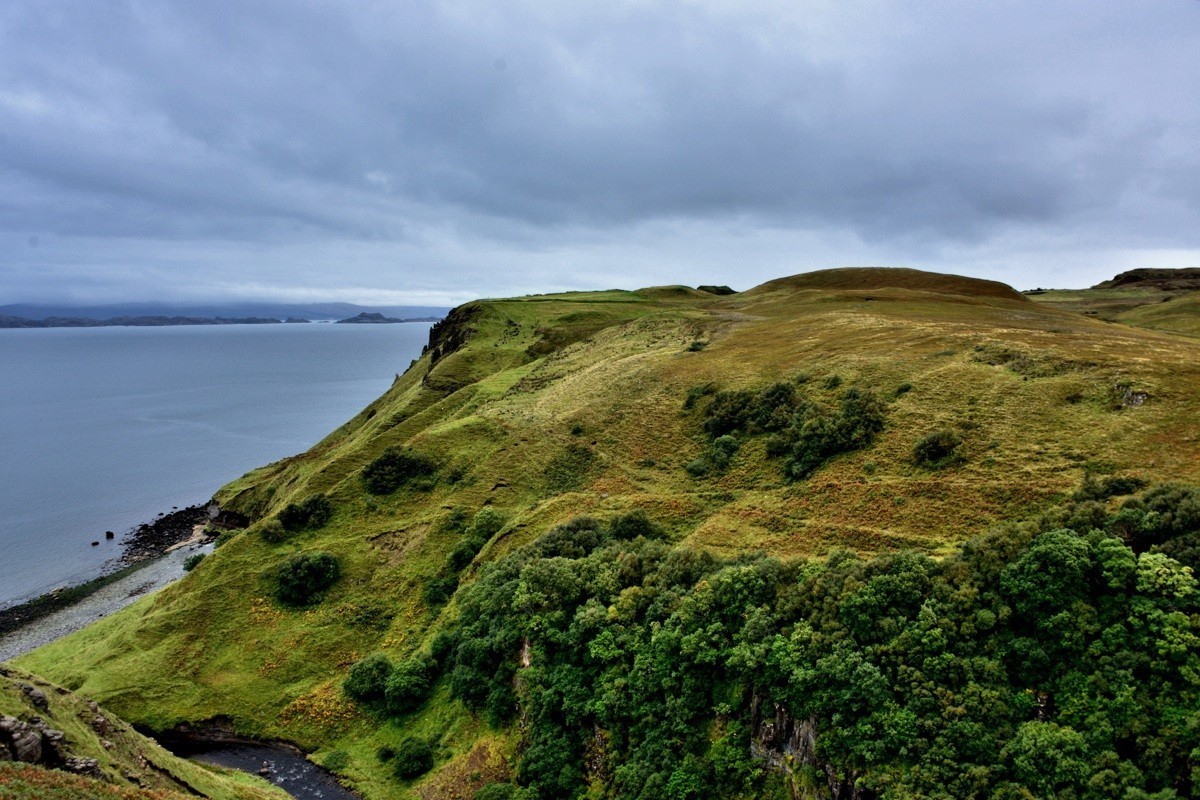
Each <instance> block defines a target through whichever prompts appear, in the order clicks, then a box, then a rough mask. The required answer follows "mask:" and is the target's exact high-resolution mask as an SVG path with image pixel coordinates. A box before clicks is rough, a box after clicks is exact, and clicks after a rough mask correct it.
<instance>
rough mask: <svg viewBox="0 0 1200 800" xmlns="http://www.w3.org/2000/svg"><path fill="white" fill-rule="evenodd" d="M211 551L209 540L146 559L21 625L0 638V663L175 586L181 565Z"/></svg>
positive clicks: (211, 546)
mask: <svg viewBox="0 0 1200 800" xmlns="http://www.w3.org/2000/svg"><path fill="white" fill-rule="evenodd" d="M212 549H213V545H212V542H211V541H210V542H206V543H204V544H198V545H189V546H186V547H179V548H175V549H174V550H172V551H171V552H169V553H166V554H164V555H162V556H160V557H158V558H152V559H146V560H145V561H144V562H142V563H139V564H138V565H137V568H136V569H133V570H131V571H130V572H129V573H127V574H123V575H122V576H121V577H120V578H118V579H116V580H114V581H112V582H111V583H107V584H106V585H104V586H103V587H101V588H99V589H97V590H96V591H94V592H92V593H90V594H88V595H87V596H86V597H82V598H80V599H79V600H77V601H76V602H73V603H71V604H70V605H66V606H64V607H61V608H58V609H56V610H55V611H53V612H51V613H49V614H45V615H42V616H39V617H37V618H33V619H30V620H28V621H27V622H24V623H22V624H21V625H20V626H19V627H17V628H15V629H14V630H12V631H11V632H9V633H6V634H4V635H3V636H0V663H3V662H5V661H9V660H11V659H14V658H16V657H18V656H21V655H24V654H25V653H28V652H30V651H31V650H36V649H37V648H39V647H41V646H42V645H44V644H49V643H50V642H53V641H54V640H56V639H61V638H62V637H64V636H66V635H68V634H71V633H74V632H75V631H77V630H80V629H82V628H84V627H86V626H87V625H89V624H91V623H93V622H95V621H96V620H98V619H101V618H103V617H106V616H108V615H110V614H114V613H116V612H117V611H120V610H121V609H123V608H125V606H127V605H130V604H131V603H133V602H135V601H136V600H138V599H140V598H142V597H145V596H146V595H150V594H153V593H154V592H157V591H158V590H159V589H162V588H163V587H165V586H168V585H170V584H172V583H174V582H175V581H177V580H179V579H180V578H182V577H183V576H184V575H186V574H187V571H186V570H184V568H183V562H184V561H185V560H186V559H187V558H188V556H191V555H194V554H196V553H209V552H211V551H212Z"/></svg>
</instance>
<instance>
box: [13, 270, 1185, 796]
mask: <svg viewBox="0 0 1200 800" xmlns="http://www.w3.org/2000/svg"><path fill="white" fill-rule="evenodd" d="M780 380H783V381H789V382H793V383H795V384H796V385H800V386H801V387H802V389H803V390H804V391H805V392H807V393H808V394H809V395H810V396H811V397H812V399H813V401H814V402H816V403H821V404H835V403H836V402H837V398H838V397H839V396H840V393H842V392H844V391H845V389H846V387H851V386H857V387H862V388H864V389H869V390H871V391H873V392H874V393H875V394H876V395H877V396H878V397H879V398H881V399H882V400H883V401H884V402H885V404H886V422H885V425H884V428H883V430H882V432H881V433H880V434H879V436H878V437H877V439H876V440H875V441H874V443H873V444H872V445H871V446H870V447H868V448H865V449H861V450H858V451H855V452H852V453H848V454H845V455H842V456H839V457H837V458H834V459H832V460H831V461H830V462H829V463H827V464H825V465H824V466H823V467H822V468H820V469H819V470H817V471H816V472H815V473H814V474H813V475H812V476H811V477H810V478H808V479H806V480H803V481H795V482H793V481H789V480H787V479H786V478H785V476H784V474H783V472H782V470H781V467H780V463H779V460H778V459H776V458H772V457H769V456H768V455H767V453H766V452H765V449H764V443H763V441H762V440H761V439H748V440H746V441H745V442H744V443H743V446H742V447H741V449H740V450H739V451H738V452H737V453H736V454H735V455H734V456H733V458H732V460H731V461H730V463H729V464H728V467H727V468H726V469H725V470H724V471H721V472H719V473H716V474H711V475H708V476H705V477H693V476H692V475H691V474H689V473H688V471H686V470H685V466H686V465H687V464H689V462H691V461H693V460H694V459H696V458H697V457H698V456H700V455H701V454H702V453H704V452H705V448H706V447H707V446H708V439H707V438H706V436H705V435H704V433H703V431H702V430H701V422H702V414H701V411H702V406H703V402H701V403H699V404H697V405H696V407H695V408H693V409H692V410H685V409H684V405H685V401H686V399H687V397H688V395H689V392H692V391H693V390H697V389H701V390H703V387H712V388H716V389H741V388H761V387H764V386H766V385H768V384H771V383H773V382H776V381H780ZM939 429H952V430H954V431H956V432H957V433H958V435H959V436H960V437H961V439H962V441H963V450H962V452H963V455H964V456H965V460H964V461H963V462H962V463H959V464H957V465H954V466H952V467H949V468H946V469H942V470H931V469H928V468H926V467H922V466H918V465H917V464H915V463H914V461H913V456H912V454H913V448H914V446H915V445H916V443H917V442H918V440H920V439H921V438H922V437H923V436H925V435H926V434H928V433H930V432H932V431H935V430H939ZM1198 437H1200V342H1197V341H1195V340H1193V339H1190V338H1187V337H1182V336H1176V335H1168V334H1163V333H1158V332H1154V331H1148V330H1141V329H1135V328H1130V327H1125V326H1114V325H1109V324H1106V323H1103V322H1099V321H1096V320H1094V319H1089V318H1086V317H1084V316H1081V315H1079V314H1075V313H1070V312H1068V311H1063V310H1060V309H1056V308H1052V307H1048V306H1046V305H1043V304H1038V303H1034V302H1030V301H1029V300H1028V299H1025V298H1023V297H1021V296H1020V295H1018V294H1017V293H1015V292H1013V291H1012V290H1011V289H1008V288H1007V287H1003V286H1002V285H1000V284H995V283H992V282H986V281H976V280H972V279H966V278H957V277H954V276H941V275H931V274H928V273H921V272H917V271H912V270H834V271H827V272H824V273H814V274H812V275H809V276H798V277H797V278H791V279H783V280H780V281H772V282H770V283H767V284H764V285H763V286H760V287H757V288H756V289H753V290H750V291H747V292H744V293H741V294H737V295H731V296H716V295H710V294H707V293H702V292H696V291H694V290H690V289H686V288H684V287H658V288H654V289H648V290H643V291H639V292H619V291H612V292H598V293H572V294H563V295H546V296H534V297H524V298H516V299H511V300H488V301H478V302H474V303H470V304H467V305H465V306H462V307H460V308H458V309H456V310H455V311H454V312H453V313H452V314H451V316H450V317H449V318H448V319H447V320H446V321H445V322H443V323H441V324H439V326H438V327H437V329H436V330H435V332H434V337H433V341H432V343H431V347H430V348H429V349H428V351H427V352H426V353H425V354H424V355H423V356H422V357H421V358H420V359H419V360H418V361H417V362H416V363H414V365H413V366H412V367H411V368H410V369H409V370H408V371H407V372H405V373H404V375H403V376H401V377H400V378H399V379H398V380H397V381H396V382H395V384H394V385H393V386H392V387H391V389H390V390H389V391H388V392H387V393H385V394H384V395H383V396H382V397H380V398H379V399H378V400H376V401H375V402H373V403H372V404H370V405H369V406H368V407H367V408H366V409H364V410H363V411H362V412H361V413H360V414H358V415H356V416H355V417H354V418H353V419H352V420H350V421H349V422H347V423H346V424H345V425H343V426H342V427H341V428H339V429H338V430H336V431H334V432H333V433H331V434H330V435H329V436H328V437H327V438H326V439H324V440H323V441H322V442H320V443H319V444H317V445H316V446H315V447H313V448H312V449H311V450H309V451H308V452H306V453H303V454H301V455H298V456H296V457H293V458H290V459H286V460H284V461H281V462H278V463H276V464H272V465H270V466H267V467H263V468H262V469H259V470H256V471H254V472H251V473H249V474H247V475H245V476H243V477H242V478H240V479H238V480H236V481H234V482H233V483H231V484H229V485H228V486H227V487H225V488H224V489H223V490H222V491H221V493H220V498H221V500H222V502H223V503H224V504H225V505H227V506H229V507H231V508H234V509H236V510H238V511H241V512H243V513H245V514H247V515H249V516H250V517H251V518H253V519H255V520H260V521H259V522H256V524H254V525H252V526H251V527H250V529H248V530H247V531H246V532H244V533H241V534H239V535H237V536H235V537H234V538H232V539H231V540H230V541H228V542H227V543H226V544H224V545H223V546H222V547H221V548H220V549H218V550H217V551H216V553H215V554H214V555H212V556H210V557H209V558H207V559H206V560H205V561H204V562H203V563H202V564H201V565H200V566H199V567H198V568H197V569H196V570H195V571H193V572H192V573H191V574H190V575H189V576H188V577H186V578H185V579H184V580H182V581H180V582H179V583H177V584H175V585H173V586H171V587H169V588H168V589H166V590H164V591H162V592H160V593H158V594H156V595H154V596H152V597H150V598H147V599H145V600H143V601H141V602H139V603H136V604H134V605H133V606H130V607H129V608H128V609H126V610H125V611H123V612H122V613H120V614H117V615H114V616H113V617H111V618H109V619H105V620H101V621H100V622H98V623H97V624H95V625H93V626H91V627H89V628H87V629H85V630H83V631H80V632H79V633H77V634H75V635H73V636H71V637H68V638H66V639H64V640H62V641H60V642H56V643H54V644H52V645H50V646H48V647H45V648H42V649H41V650H39V651H37V652H34V653H32V654H29V655H28V656H25V657H23V658H22V659H20V660H19V663H20V665H21V666H22V667H24V668H28V669H30V670H32V671H35V672H38V673H40V674H44V675H47V676H48V677H50V678H52V679H53V680H56V681H58V682H60V683H62V684H64V685H66V686H68V687H70V688H74V689H79V690H81V691H83V692H85V693H87V694H88V695H89V696H92V697H96V698H97V699H100V700H101V701H103V702H104V703H105V704H106V705H107V706H109V707H111V708H113V709H114V710H115V711H117V712H118V713H120V714H122V715H123V716H125V717H127V718H129V719H131V720H134V721H137V722H139V723H143V724H146V725H150V726H154V727H159V728H165V727H169V726H171V725H173V724H175V723H178V722H180V721H197V720H202V719H206V718H211V717H214V716H218V715H225V716H228V717H230V718H232V720H233V721H234V724H235V726H236V727H237V729H238V730H239V732H241V733H245V734H250V735H258V736H270V737H280V738H285V739H289V740H292V741H295V742H297V743H298V744H300V745H302V746H303V747H305V748H308V749H310V750H313V751H315V758H316V759H317V760H322V759H326V758H328V757H330V755H331V754H333V753H335V752H337V751H341V752H343V753H344V756H342V755H338V756H337V757H336V758H335V762H336V763H337V764H338V765H339V772H340V773H341V774H342V775H343V776H344V777H345V778H346V779H347V780H348V781H349V782H351V783H352V784H353V785H355V786H356V787H357V788H358V789H360V790H361V791H362V792H363V793H364V794H365V795H366V796H367V797H372V798H374V797H392V796H421V797H443V796H453V795H454V794H455V793H459V794H463V793H466V792H467V791H468V789H470V788H471V787H472V786H477V785H479V784H480V783H481V782H483V781H485V780H488V779H496V778H501V777H503V776H504V775H506V774H507V770H508V768H509V767H508V764H509V761H508V759H509V757H510V756H511V755H512V753H513V752H514V749H515V748H516V747H517V741H516V738H514V737H516V736H517V735H516V734H513V733H504V732H499V733H498V732H495V731H491V730H489V728H488V727H487V725H486V723H485V722H483V721H482V720H480V719H479V718H478V717H476V716H474V715H472V714H469V713H467V712H466V711H465V709H464V708H463V707H462V706H460V705H459V704H458V703H457V702H451V701H449V700H448V690H447V689H446V687H444V686H437V687H435V694H434V699H433V701H432V702H430V703H427V704H426V705H424V706H423V707H422V708H421V709H420V710H418V711H417V712H415V713H414V714H412V715H410V716H408V717H404V718H400V719H391V720H381V719H376V718H374V717H372V716H371V715H370V714H369V713H367V712H364V711H363V710H361V709H359V708H358V707H356V706H355V705H354V704H353V703H352V702H351V701H349V700H348V699H347V698H346V697H345V696H344V695H343V694H342V692H341V682H342V680H343V679H344V677H345V675H346V671H347V669H348V668H349V666H350V665H351V664H352V663H354V662H355V661H356V660H357V659H359V658H360V657H362V656H364V655H367V654H369V653H372V652H376V651H381V650H382V651H384V652H387V653H389V654H391V655H392V656H393V657H394V658H396V659H399V658H402V657H405V656H407V655H408V654H410V653H413V652H414V651H416V650H417V649H418V648H420V647H422V646H424V645H426V644H427V643H428V640H429V638H430V637H431V636H432V635H433V632H434V631H435V629H436V627H437V626H438V624H439V623H440V621H443V620H445V619H448V618H450V617H452V616H453V615H454V614H455V613H456V611H455V606H454V603H453V602H451V603H450V604H449V605H447V606H446V607H444V608H440V609H438V608H433V609H431V608H430V607H429V605H427V603H426V602H425V600H424V599H423V594H424V591H425V588H426V587H427V586H428V584H429V583H430V582H431V581H433V580H435V579H437V578H438V576H439V575H440V574H442V571H443V568H444V567H443V565H444V564H445V562H446V557H447V553H448V552H450V551H451V550H452V549H453V548H454V547H455V545H456V544H457V543H458V542H459V541H460V540H461V536H462V534H461V532H460V531H458V530H456V529H455V527H454V525H452V524H450V521H451V517H452V514H453V512H454V510H455V509H463V510H464V511H465V512H466V514H467V515H468V516H469V515H473V514H475V513H476V512H477V511H478V510H479V509H481V508H484V507H490V508H492V509H495V510H496V511H497V512H499V513H500V514H501V515H502V516H503V519H504V527H503V528H502V529H501V530H500V532H499V533H498V534H497V535H496V536H494V537H493V538H492V539H491V540H490V541H488V542H487V544H486V545H485V546H484V547H483V549H482V551H481V552H480V553H479V555H478V556H477V557H476V559H475V562H474V564H473V565H469V566H468V567H467V568H466V569H465V570H464V571H463V573H462V580H463V582H465V583H469V582H470V581H471V579H472V577H473V575H474V574H475V570H476V569H477V567H478V565H479V564H480V563H482V562H484V561H490V560H493V559H495V558H498V557H500V556H502V555H504V554H505V553H508V552H511V551H512V550H514V549H515V548H516V547H518V546H520V545H522V544H525V543H528V542H530V541H531V540H533V539H534V538H536V537H537V536H538V535H539V534H541V533H542V532H544V531H545V530H546V529H547V528H548V527H550V526H552V525H554V524H556V523H559V522H563V521H565V520H568V519H570V518H572V517H575V516H578V515H581V514H588V515H593V516H595V517H598V518H601V519H607V518H611V517H612V516H614V515H617V514H619V513H622V512H625V511H628V510H631V509H635V508H640V509H644V510H645V511H646V512H647V513H648V514H649V515H650V517H651V518H653V519H654V520H656V521H657V522H659V523H660V524H662V525H663V526H665V528H666V530H667V533H668V535H669V537H670V538H671V539H672V540H674V541H677V542H684V543H687V544H690V545H693V546H696V547H701V548H706V549H709V550H712V551H715V552H717V553H720V554H723V555H732V554H736V553H739V552H745V551H752V550H764V551H766V552H768V553H770V554H773V555H778V556H783V557H806V556H813V555H820V554H824V553H826V552H828V551H830V550H831V549H833V548H835V547H843V548H850V549H852V550H856V551H859V552H861V553H875V552H881V551H888V550H895V549H913V550H917V551H923V552H927V553H930V554H932V555H940V554H944V553H946V552H948V550H949V548H950V547H951V546H952V545H953V544H954V543H956V542H960V541H963V540H964V539H966V538H968V537H970V536H973V535H976V534H978V533H980V532H981V531H983V530H984V529H986V528H987V527H988V526H990V525H992V524H994V523H996V522H998V521H1001V520H1007V519H1014V518H1021V517H1024V516H1028V515H1031V514H1033V513H1036V512H1037V511H1038V510H1040V509H1044V508H1046V507H1047V506H1049V505H1050V504H1052V503H1054V502H1055V501H1056V500H1058V499H1061V498H1062V497H1063V496H1064V495H1065V493H1067V492H1069V491H1070V490H1072V489H1074V488H1075V487H1077V486H1078V485H1079V483H1080V481H1081V480H1082V477H1083V475H1084V473H1085V471H1092V472H1095V473H1100V474H1104V473H1110V472H1116V471H1119V472H1121V473H1123V474H1129V475H1134V476H1137V477H1140V478H1142V479H1144V480H1146V481H1149V482H1157V481H1163V480H1190V481H1197V480H1200V448H1198V447H1197V446H1196V445H1197V441H1198ZM395 446H407V447H411V448H413V449H414V450H416V451H418V452H420V453H422V454H425V455H427V456H428V457H430V458H432V459H433V460H434V461H435V462H436V464H437V472H436V479H434V480H427V481H424V482H418V485H409V486H407V487H404V488H401V489H399V490H397V491H395V492H393V493H391V494H387V495H382V496H375V495H371V494H369V493H368V492H366V491H365V489H364V485H363V482H362V479H361V471H362V469H363V468H364V467H365V466H366V465H367V464H369V463H371V462H372V460H373V459H375V458H377V457H378V456H379V455H380V454H381V453H383V452H384V451H385V450H386V449H387V448H389V447H395ZM314 493H324V494H326V495H327V496H328V497H329V498H330V500H331V501H332V504H333V514H332V517H331V519H330V520H329V521H328V523H327V524H325V525H324V526H323V527H321V528H320V529H318V530H315V531H306V532H301V533H298V534H295V535H293V536H291V537H288V538H285V539H284V540H283V541H281V542H276V543H272V542H269V541H267V540H265V539H264V538H263V536H261V535H260V531H261V529H262V528H263V524H264V523H263V521H265V520H266V519H267V518H269V517H271V516H272V515H274V514H276V513H277V512H279V511H280V510H281V509H283V508H284V507H285V506H286V505H287V504H289V503H295V502H298V501H301V500H303V499H304V498H306V497H309V496H311V495H313V494H314ZM316 551H326V552H330V553H333V554H335V555H337V556H338V557H339V558H340V559H341V561H342V572H343V575H342V578H341V580H339V581H338V583H337V584H335V585H334V587H333V588H332V589H331V590H330V591H329V593H328V595H327V596H326V597H325V598H324V600H323V601H322V602H321V603H319V604H316V605H313V606H312V607H310V608H308V609H307V610H299V611H298V610H291V609H288V608H284V607H281V606H280V605H278V604H277V603H276V602H275V601H274V600H273V599H272V598H271V596H270V588H271V583H270V574H271V570H272V569H274V567H275V566H276V565H278V564H279V563H280V562H282V561H283V560H284V559H285V558H287V557H289V556H291V555H294V554H297V553H302V552H316ZM413 733H417V734H420V735H422V736H424V737H427V738H429V739H431V740H433V741H434V742H435V743H436V748H435V750H436V753H435V760H436V763H437V765H438V766H437V767H436V768H435V769H434V771H433V772H431V773H430V774H429V775H428V776H426V777H425V778H423V779H421V780H419V781H416V782H414V783H398V782H397V780H396V779H395V778H394V777H392V775H391V774H390V767H388V766H387V765H386V764H384V763H382V762H381V761H380V760H379V759H378V758H377V757H376V751H377V749H378V748H379V747H380V746H395V745H397V744H398V743H399V742H400V741H401V739H402V738H403V737H405V736H407V735H410V734H413ZM464 796H469V794H465V795H464Z"/></svg>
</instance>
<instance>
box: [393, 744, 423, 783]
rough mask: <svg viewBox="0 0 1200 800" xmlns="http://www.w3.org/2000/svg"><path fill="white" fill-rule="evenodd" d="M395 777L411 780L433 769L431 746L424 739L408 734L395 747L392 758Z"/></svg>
mask: <svg viewBox="0 0 1200 800" xmlns="http://www.w3.org/2000/svg"><path fill="white" fill-rule="evenodd" d="M392 763H393V769H394V770H395V772H396V777H398V778H402V779H404V780H411V779H413V778H416V777H418V776H421V775H424V774H425V773H426V772H429V770H431V769H433V746H432V745H431V744H429V742H428V741H426V740H425V739H421V738H418V737H416V736H410V737H408V738H407V739H405V740H404V741H402V742H401V743H400V746H399V747H398V748H396V757H395V759H394V760H393V762H392Z"/></svg>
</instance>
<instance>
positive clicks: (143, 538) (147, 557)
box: [0, 502, 246, 638]
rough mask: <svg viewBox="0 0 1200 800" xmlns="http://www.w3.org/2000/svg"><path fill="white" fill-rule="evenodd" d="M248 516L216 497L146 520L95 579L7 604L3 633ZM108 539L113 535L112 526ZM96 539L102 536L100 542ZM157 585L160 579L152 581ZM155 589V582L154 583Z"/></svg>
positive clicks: (0, 619)
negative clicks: (224, 506)
mask: <svg viewBox="0 0 1200 800" xmlns="http://www.w3.org/2000/svg"><path fill="white" fill-rule="evenodd" d="M245 524H246V520H245V518H243V517H241V516H240V515H238V514H234V513H232V512H229V511H222V510H221V508H220V507H219V506H218V505H217V504H216V503H214V502H209V503H203V504H200V505H194V506H188V507H186V508H178V509H173V510H171V511H169V512H164V513H162V514H159V515H158V516H157V517H156V518H155V519H153V520H152V521H150V522H145V523H142V524H141V525H138V526H137V527H136V528H134V529H132V530H131V531H129V533H127V534H126V535H125V536H124V537H123V538H122V540H121V546H122V553H121V556H120V557H119V558H118V559H116V561H115V564H113V566H112V567H110V568H109V569H107V570H105V571H103V572H102V573H101V574H100V575H98V576H96V577H95V578H93V579H91V580H89V581H85V582H83V583H80V584H76V585H74V586H66V587H61V588H58V589H55V590H53V591H50V592H47V593H45V594H43V595H39V596H38V597H35V598H33V599H31V600H27V601H25V602H23V603H20V604H18V605H15V606H11V607H9V608H4V609H0V637H3V638H7V637H9V636H10V635H12V634H15V633H17V632H18V631H20V630H22V629H23V628H26V627H28V626H30V625H33V624H35V623H37V622H38V621H39V620H42V619H45V618H46V617H49V616H51V615H54V614H57V613H59V612H62V611H65V610H67V609H70V608H72V607H73V606H76V605H78V604H80V603H83V602H84V601H86V600H87V599H88V598H89V597H92V596H93V595H95V594H96V593H98V592H101V591H102V590H104V589H106V588H107V587H110V586H112V585H114V584H118V583H121V582H123V581H124V580H125V579H126V578H127V577H129V576H130V575H132V574H133V573H134V572H137V571H140V570H141V569H142V568H143V567H146V566H148V565H150V564H151V563H152V562H154V561H155V560H157V559H161V558H163V557H164V556H166V555H167V554H169V553H171V552H172V551H174V550H176V549H177V548H179V547H181V546H182V545H185V544H188V545H193V546H199V545H204V544H207V543H208V542H210V541H211V540H212V538H213V537H212V535H210V534H208V533H206V531H213V530H220V529H224V528H231V527H237V526H240V525H245ZM105 537H106V538H109V539H111V538H114V534H113V532H112V531H106V532H105ZM96 543H98V541H97V542H96ZM151 583H154V584H157V583H159V581H158V580H154V581H151ZM155 588H157V587H155Z"/></svg>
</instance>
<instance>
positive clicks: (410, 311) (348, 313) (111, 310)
mask: <svg viewBox="0 0 1200 800" xmlns="http://www.w3.org/2000/svg"><path fill="white" fill-rule="evenodd" d="M449 311H450V309H449V307H447V306H360V305H355V304H354V303H192V304H187V303H112V304H104V305H69V304H51V303H44V304H42V303H11V304H8V305H0V316H9V317H24V318H25V319H34V320H42V319H45V318H47V317H83V318H87V319H113V318H115V317H208V318H216V317H223V318H249V317H260V318H276V319H280V320H282V319H286V318H288V317H296V318H299V319H310V320H313V319H328V320H337V319H345V318H347V317H353V316H355V315H356V314H360V313H364V312H365V313H375V314H383V315H385V316H388V317H399V318H401V319H414V318H423V317H444V316H446V314H447V313H449Z"/></svg>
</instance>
